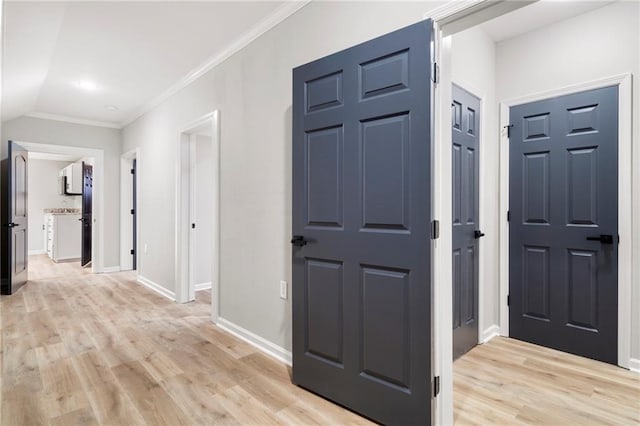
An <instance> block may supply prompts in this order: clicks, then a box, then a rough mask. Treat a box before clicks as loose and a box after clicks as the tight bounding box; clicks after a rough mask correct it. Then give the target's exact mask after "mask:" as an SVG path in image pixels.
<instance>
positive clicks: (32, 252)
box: [28, 249, 47, 256]
mask: <svg viewBox="0 0 640 426" xmlns="http://www.w3.org/2000/svg"><path fill="white" fill-rule="evenodd" d="M36 254H47V251H46V250H44V249H38V250H29V253H28V255H29V256H34V255H36Z"/></svg>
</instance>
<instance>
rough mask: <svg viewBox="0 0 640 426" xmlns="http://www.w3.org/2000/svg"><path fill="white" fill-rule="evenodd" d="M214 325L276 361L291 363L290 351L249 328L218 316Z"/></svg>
mask: <svg viewBox="0 0 640 426" xmlns="http://www.w3.org/2000/svg"><path fill="white" fill-rule="evenodd" d="M216 325H217V326H218V327H220V328H221V329H223V330H224V331H226V332H228V333H231V334H233V335H234V336H236V337H237V338H239V339H242V340H244V341H245V342H247V343H249V344H250V345H252V346H255V347H256V348H258V349H260V350H261V351H262V352H264V353H266V354H267V355H270V356H272V357H273V358H275V359H277V360H278V361H281V362H284V363H285V364H287V365H289V366H291V365H292V358H291V352H290V351H288V350H286V349H285V348H282V347H280V346H278V345H276V344H275V343H272V342H270V341H268V340H267V339H265V338H263V337H260V336H258V335H257V334H254V333H252V332H250V331H249V330H247V329H245V328H242V327H240V326H239V325H236V324H234V323H232V322H231V321H228V320H226V319H224V318H221V317H218V320H217V322H216Z"/></svg>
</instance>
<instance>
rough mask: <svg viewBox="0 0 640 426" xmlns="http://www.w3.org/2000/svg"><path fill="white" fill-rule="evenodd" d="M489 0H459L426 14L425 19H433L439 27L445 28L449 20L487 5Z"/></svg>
mask: <svg viewBox="0 0 640 426" xmlns="http://www.w3.org/2000/svg"><path fill="white" fill-rule="evenodd" d="M486 1H487V0H458V1H448V2H446V3H444V4H442V5H441V6H438V7H436V8H434V9H432V10H430V11H429V12H427V13H425V14H424V19H432V20H433V22H437V23H438V26H443V24H444V23H446V21H447V20H448V19H451V18H454V17H455V16H456V15H458V14H459V13H460V12H463V11H467V10H468V9H470V8H472V7H474V6H476V5H478V4H481V3H485V2H486Z"/></svg>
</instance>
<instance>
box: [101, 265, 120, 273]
mask: <svg viewBox="0 0 640 426" xmlns="http://www.w3.org/2000/svg"><path fill="white" fill-rule="evenodd" d="M102 272H103V273H105V274H108V273H110V272H120V266H105V267H104V268H102Z"/></svg>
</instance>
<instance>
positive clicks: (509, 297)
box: [507, 294, 511, 306]
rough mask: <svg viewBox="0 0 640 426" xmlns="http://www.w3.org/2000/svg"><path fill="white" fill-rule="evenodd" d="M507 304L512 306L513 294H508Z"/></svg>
mask: <svg viewBox="0 0 640 426" xmlns="http://www.w3.org/2000/svg"><path fill="white" fill-rule="evenodd" d="M507 306H511V295H509V294H507Z"/></svg>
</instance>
